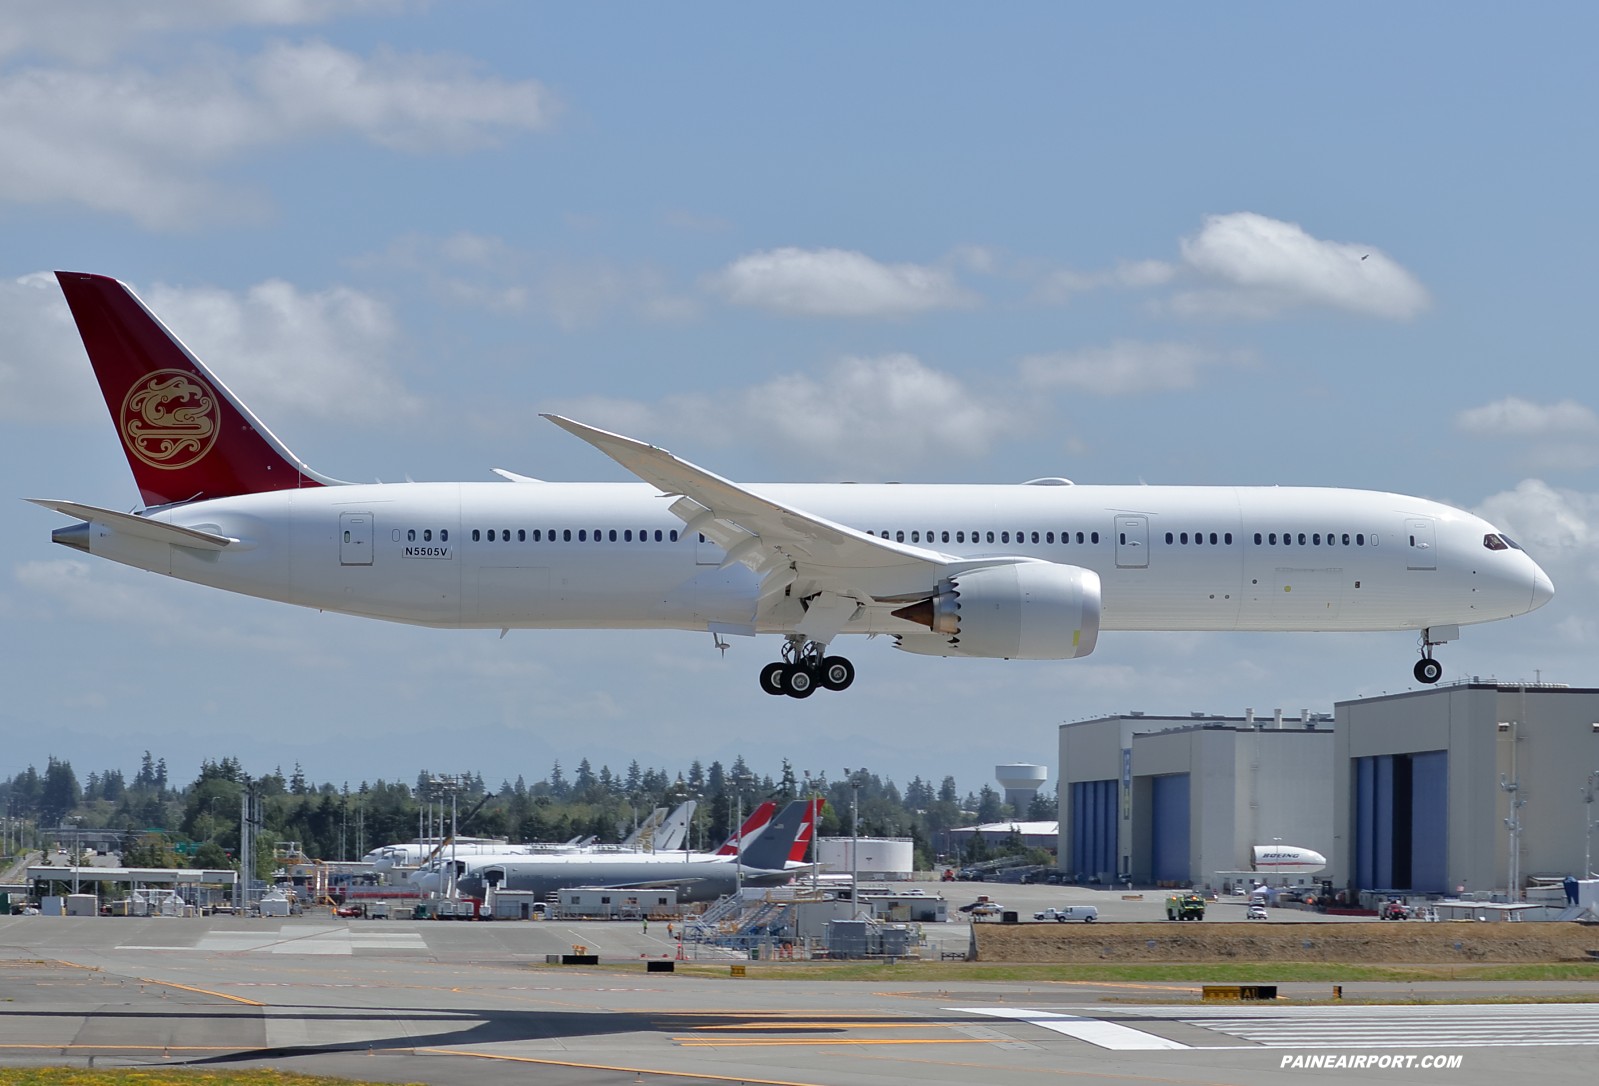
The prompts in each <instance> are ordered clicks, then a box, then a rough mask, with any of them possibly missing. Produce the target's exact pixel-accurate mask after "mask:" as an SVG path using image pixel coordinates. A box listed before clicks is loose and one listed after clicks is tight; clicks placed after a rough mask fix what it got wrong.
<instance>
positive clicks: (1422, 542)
mask: <svg viewBox="0 0 1599 1086" xmlns="http://www.w3.org/2000/svg"><path fill="white" fill-rule="evenodd" d="M1403 541H1404V542H1405V544H1406V545H1407V547H1408V549H1407V550H1406V551H1405V568H1406V569H1437V568H1438V547H1437V539H1436V538H1435V536H1434V533H1433V522H1432V521H1431V520H1430V519H1428V518H1425V517H1417V518H1416V519H1414V520H1407V521H1405V534H1404V536H1403Z"/></svg>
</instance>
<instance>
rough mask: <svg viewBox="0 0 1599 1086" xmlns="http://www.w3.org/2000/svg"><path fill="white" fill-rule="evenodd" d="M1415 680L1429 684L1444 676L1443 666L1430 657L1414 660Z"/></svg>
mask: <svg viewBox="0 0 1599 1086" xmlns="http://www.w3.org/2000/svg"><path fill="white" fill-rule="evenodd" d="M1415 674H1416V681H1417V682H1419V683H1426V684H1427V685H1428V686H1431V685H1432V684H1433V683H1435V682H1437V681H1438V680H1439V679H1441V678H1443V677H1444V666H1443V665H1442V664H1440V663H1439V662H1438V661H1437V660H1434V659H1433V658H1432V657H1430V656H1429V657H1426V658H1424V659H1421V660H1417V661H1416V672H1415Z"/></svg>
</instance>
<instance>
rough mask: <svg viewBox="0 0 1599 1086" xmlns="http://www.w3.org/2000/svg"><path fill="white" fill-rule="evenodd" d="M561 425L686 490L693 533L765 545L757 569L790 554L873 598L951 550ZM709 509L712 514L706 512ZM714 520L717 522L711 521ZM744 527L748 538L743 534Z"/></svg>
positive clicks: (671, 490)
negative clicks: (853, 523) (835, 517)
mask: <svg viewBox="0 0 1599 1086" xmlns="http://www.w3.org/2000/svg"><path fill="white" fill-rule="evenodd" d="M544 417H545V418H547V419H549V420H550V421H551V422H553V423H555V425H557V426H559V427H560V428H561V429H563V430H565V431H567V432H568V433H570V434H574V435H576V436H577V437H580V438H582V439H583V440H584V441H587V442H588V443H589V444H590V445H593V446H594V447H595V448H597V449H599V450H600V451H601V452H603V453H605V455H607V456H609V457H610V458H611V459H612V460H615V461H616V462H617V463H618V464H621V465H622V466H623V467H624V468H627V470H629V471H631V472H632V473H633V474H634V475H637V476H638V477H639V478H640V479H643V480H644V481H645V482H647V483H649V484H651V485H652V486H655V487H657V488H659V489H660V490H661V491H662V492H663V493H665V494H677V495H682V497H684V498H688V499H690V501H692V502H693V503H695V504H696V505H697V506H698V507H699V508H700V510H702V511H703V512H700V513H696V512H695V511H694V506H692V505H688V504H687V503H685V502H683V501H682V500H681V499H679V500H678V501H676V502H674V503H673V504H672V512H673V513H675V514H676V515H678V516H679V517H682V518H683V519H684V523H685V524H688V525H689V526H690V527H691V529H692V530H694V531H699V532H704V533H705V536H706V538H708V539H712V540H715V541H716V542H717V543H718V544H719V545H723V546H726V545H727V544H729V543H731V544H734V545H742V544H743V543H745V542H747V537H749V536H757V537H759V540H760V542H759V544H758V545H756V546H753V547H751V548H750V549H748V550H747V551H746V552H744V553H743V554H742V555H741V556H740V557H739V558H738V559H737V560H740V561H743V562H744V563H745V564H746V565H748V566H749V567H750V568H751V569H756V570H762V569H770V568H772V566H773V560H774V559H776V558H778V557H779V556H780V555H781V556H786V557H787V558H788V559H789V560H790V561H792V562H794V563H795V564H796V565H797V566H799V567H801V568H802V569H804V570H805V572H807V573H809V574H811V575H812V576H814V577H818V578H820V579H822V580H824V581H830V582H836V583H837V584H838V585H839V586H840V587H841V588H844V589H847V590H849V591H853V592H858V593H861V594H864V595H868V596H875V595H879V594H884V595H895V594H897V593H900V592H903V591H914V590H915V588H914V587H908V586H919V585H920V584H921V583H922V582H926V583H927V584H929V585H930V584H931V583H932V582H933V580H936V578H937V576H938V573H939V571H940V570H941V569H943V567H944V566H945V565H946V564H947V563H950V562H956V561H959V559H957V558H955V557H954V556H952V555H947V554H941V553H939V552H938V551H932V550H925V549H923V548H921V547H911V546H906V545H905V544H903V543H894V542H891V541H890V540H887V539H879V538H878V537H877V536H874V535H872V534H870V533H868V532H861V531H857V530H856V529H854V528H850V527H848V526H846V525H843V524H837V523H835V522H833V521H830V520H828V519H826V518H825V517H819V516H816V515H814V514H812V513H807V512H805V511H804V510H802V509H794V508H792V507H790V506H786V505H783V504H782V503H780V502H776V501H773V500H772V499H770V498H765V497H762V496H761V495H759V494H756V493H754V492H752V491H750V490H747V489H745V488H744V487H741V486H739V485H738V484H737V483H734V482H731V481H729V480H727V479H724V478H722V477H721V476H720V475H715V474H712V473H711V472H709V471H706V470H705V469H704V468H701V467H696V466H695V465H693V464H690V463H689V462H688V461H686V460H680V459H678V458H677V457H675V456H673V455H672V454H671V453H669V452H667V451H666V450H665V449H659V448H656V447H655V446H654V445H646V444H645V443H644V442H642V441H635V440H634V439H633V438H630V437H623V436H622V435H620V434H613V433H609V432H608V431H605V430H599V429H596V428H594V427H592V426H585V425H583V424H582V423H580V422H574V421H573V420H571V419H568V418H563V417H561V416H560V415H545V416H544ZM704 513H709V514H710V516H709V517H705V516H704ZM712 521H715V522H716V523H715V524H712V523H711V522H712ZM739 529H741V530H742V532H743V533H744V534H743V535H741V534H740V532H739V531H738V530H739Z"/></svg>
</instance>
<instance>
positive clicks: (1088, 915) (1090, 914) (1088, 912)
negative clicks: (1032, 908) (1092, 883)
mask: <svg viewBox="0 0 1599 1086" xmlns="http://www.w3.org/2000/svg"><path fill="white" fill-rule="evenodd" d="M1033 919H1034V920H1054V921H1056V922H1058V923H1061V924H1064V923H1066V921H1068V920H1081V921H1083V923H1085V924H1092V923H1093V922H1094V921H1096V920H1098V919H1099V908H1098V906H1095V905H1067V906H1066V907H1065V908H1063V909H1045V910H1044V911H1043V912H1041V913H1034V914H1033Z"/></svg>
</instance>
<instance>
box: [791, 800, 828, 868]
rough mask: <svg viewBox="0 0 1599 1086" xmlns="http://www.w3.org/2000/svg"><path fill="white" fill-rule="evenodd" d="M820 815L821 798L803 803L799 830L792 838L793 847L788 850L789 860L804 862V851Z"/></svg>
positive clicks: (814, 831) (808, 845)
mask: <svg viewBox="0 0 1599 1086" xmlns="http://www.w3.org/2000/svg"><path fill="white" fill-rule="evenodd" d="M821 815H822V801H821V800H819V799H813V800H811V801H810V802H809V803H807V804H806V805H805V816H804V819H803V821H801V822H800V831H799V833H798V835H796V836H795V838H794V847H793V848H791V849H789V850H788V858H789V862H791V863H797V864H802V863H804V862H805V852H806V850H807V849H809V848H810V846H811V838H812V837H814V836H815V835H816V823H817V820H818V819H820V818H821Z"/></svg>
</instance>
